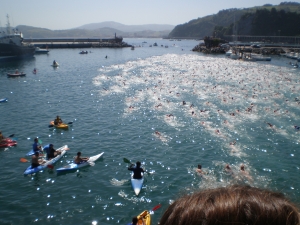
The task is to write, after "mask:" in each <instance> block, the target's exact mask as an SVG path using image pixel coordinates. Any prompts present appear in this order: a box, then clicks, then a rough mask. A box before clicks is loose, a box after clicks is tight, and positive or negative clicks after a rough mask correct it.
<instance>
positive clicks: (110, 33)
mask: <svg viewBox="0 0 300 225" xmlns="http://www.w3.org/2000/svg"><path fill="white" fill-rule="evenodd" d="M15 28H16V29H18V30H19V31H21V32H22V33H23V35H24V37H25V38H26V39H28V38H69V37H74V38H75V37H76V38H87V37H88V38H95V37H96V38H99V39H101V38H112V37H114V36H115V34H117V36H122V37H123V38H134V37H136V38H146V37H150V38H162V37H167V36H168V35H169V33H170V31H171V30H172V29H173V28H174V26H172V25H159V24H149V25H132V26H129V25H124V24H121V23H116V22H103V23H96V24H87V25H83V26H81V27H78V28H74V29H68V30H50V29H46V28H39V27H32V26H25V25H19V26H17V27H15ZM0 30H5V28H2V29H0Z"/></svg>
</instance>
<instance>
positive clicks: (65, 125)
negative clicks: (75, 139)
mask: <svg viewBox="0 0 300 225" xmlns="http://www.w3.org/2000/svg"><path fill="white" fill-rule="evenodd" d="M50 125H51V126H53V127H55V128H58V129H69V125H68V124H65V123H60V124H58V125H54V121H50Z"/></svg>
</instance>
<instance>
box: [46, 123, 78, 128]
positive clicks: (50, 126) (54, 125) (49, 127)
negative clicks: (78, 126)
mask: <svg viewBox="0 0 300 225" xmlns="http://www.w3.org/2000/svg"><path fill="white" fill-rule="evenodd" d="M67 124H73V122H69V123H67ZM54 126H55V125H52V124H50V125H48V127H49V128H50V127H54Z"/></svg>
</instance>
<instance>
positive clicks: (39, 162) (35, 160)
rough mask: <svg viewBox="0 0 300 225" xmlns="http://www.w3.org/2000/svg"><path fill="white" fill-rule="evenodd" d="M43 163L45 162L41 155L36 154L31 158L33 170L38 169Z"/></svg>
mask: <svg viewBox="0 0 300 225" xmlns="http://www.w3.org/2000/svg"><path fill="white" fill-rule="evenodd" d="M43 162H44V160H42V159H39V153H38V152H35V153H34V154H33V155H32V157H31V168H35V167H38V166H40V165H42V164H43Z"/></svg>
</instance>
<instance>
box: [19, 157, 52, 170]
mask: <svg viewBox="0 0 300 225" xmlns="http://www.w3.org/2000/svg"><path fill="white" fill-rule="evenodd" d="M20 162H23V163H25V162H29V161H28V160H27V159H25V158H21V159H20ZM47 167H48V168H50V169H54V166H53V165H47Z"/></svg>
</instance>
